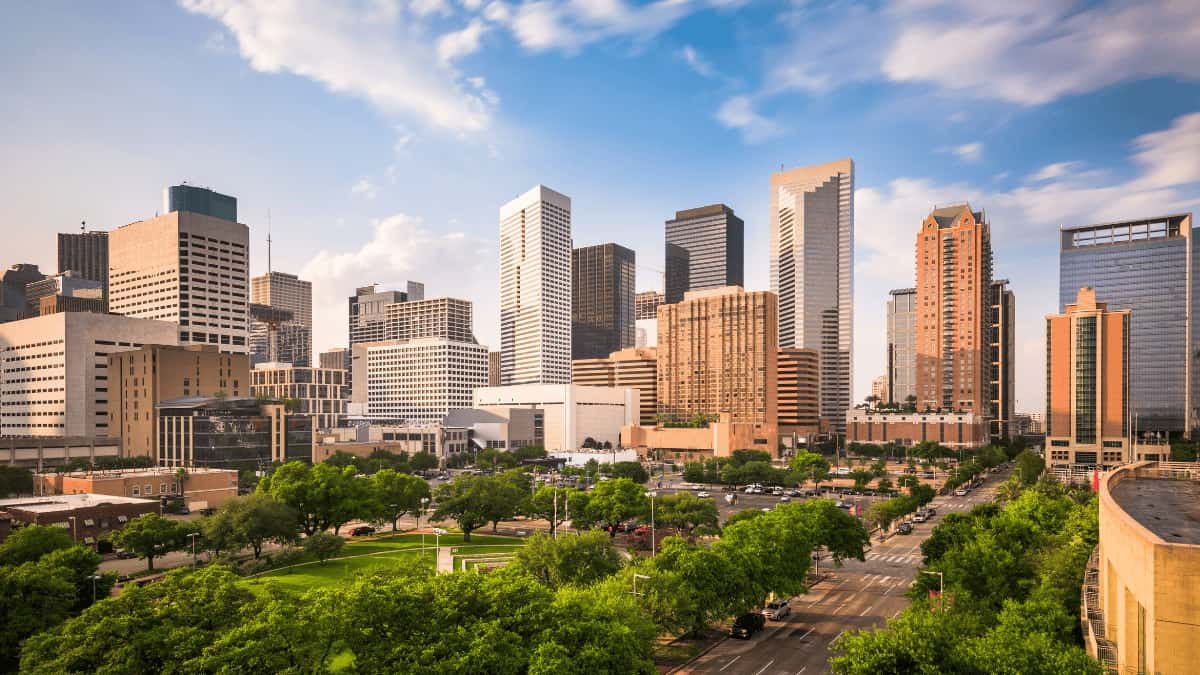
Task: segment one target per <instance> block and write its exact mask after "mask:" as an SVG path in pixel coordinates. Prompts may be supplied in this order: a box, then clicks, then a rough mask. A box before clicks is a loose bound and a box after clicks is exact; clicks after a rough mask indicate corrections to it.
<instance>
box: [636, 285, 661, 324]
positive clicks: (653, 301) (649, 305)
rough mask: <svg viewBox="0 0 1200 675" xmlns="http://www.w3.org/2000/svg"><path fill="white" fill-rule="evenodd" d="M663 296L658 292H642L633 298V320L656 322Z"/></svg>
mask: <svg viewBox="0 0 1200 675" xmlns="http://www.w3.org/2000/svg"><path fill="white" fill-rule="evenodd" d="M663 297H664V296H663V294H662V293H659V292H658V291H642V292H641V293H638V294H637V295H635V296H633V320H634V321H642V320H644V319H654V320H655V321H657V320H658V306H659V305H661V304H663Z"/></svg>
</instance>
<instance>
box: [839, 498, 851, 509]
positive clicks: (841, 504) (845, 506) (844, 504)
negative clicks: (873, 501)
mask: <svg viewBox="0 0 1200 675" xmlns="http://www.w3.org/2000/svg"><path fill="white" fill-rule="evenodd" d="M850 506H851V505H850V503H848V502H844V501H842V500H840V499H839V500H838V503H837V507H838V508H839V509H848V508H850Z"/></svg>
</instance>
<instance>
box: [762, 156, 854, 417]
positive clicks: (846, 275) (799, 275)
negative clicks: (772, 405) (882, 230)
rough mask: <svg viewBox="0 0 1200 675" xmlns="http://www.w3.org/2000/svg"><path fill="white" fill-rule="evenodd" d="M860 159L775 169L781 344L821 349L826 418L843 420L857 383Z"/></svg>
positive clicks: (774, 269) (775, 284) (774, 250)
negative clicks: (857, 169) (856, 201)
mask: <svg viewBox="0 0 1200 675" xmlns="http://www.w3.org/2000/svg"><path fill="white" fill-rule="evenodd" d="M853 266H854V162H853V161H852V160H850V159H842V160H838V161H836V162H829V163H827V164H818V165H815V166H808V167H803V168H799V169H791V170H789V171H780V172H779V173H773V174H771V260H770V273H771V290H772V291H773V292H775V293H776V294H777V295H778V296H779V347H780V349H792V348H800V349H815V350H817V352H818V354H819V359H820V372H821V380H820V384H819V392H818V401H819V408H820V415H821V420H822V422H823V423H825V424H830V425H832V426H834V427H835V428H839V429H840V428H843V427H844V425H845V413H846V410H847V409H848V408H849V407H850V403H851V400H850V399H851V396H852V389H853V381H854V380H853V373H854V369H853V361H852V352H853V350H854V268H853Z"/></svg>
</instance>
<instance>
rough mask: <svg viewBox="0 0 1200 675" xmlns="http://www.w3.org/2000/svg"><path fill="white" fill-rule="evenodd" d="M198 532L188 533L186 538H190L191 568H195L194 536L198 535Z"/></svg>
mask: <svg viewBox="0 0 1200 675" xmlns="http://www.w3.org/2000/svg"><path fill="white" fill-rule="evenodd" d="M199 536H200V533H199V532H192V533H190V534H188V539H191V540H192V569H196V537H199Z"/></svg>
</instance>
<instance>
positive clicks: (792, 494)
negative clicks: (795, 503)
mask: <svg viewBox="0 0 1200 675" xmlns="http://www.w3.org/2000/svg"><path fill="white" fill-rule="evenodd" d="M783 494H785V495H787V496H789V497H799V496H800V491H799V490H797V489H796V488H790V489H788V490H784V491H783Z"/></svg>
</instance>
